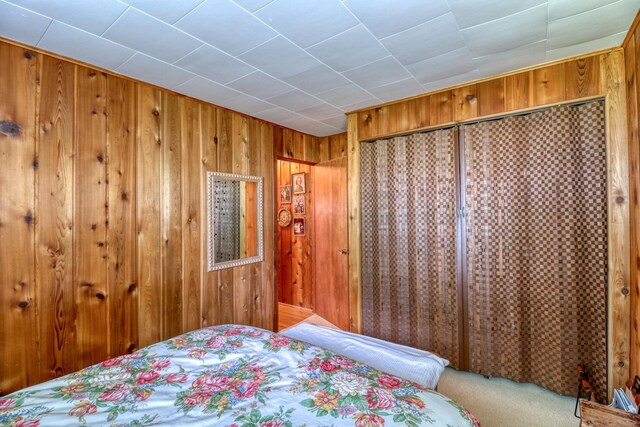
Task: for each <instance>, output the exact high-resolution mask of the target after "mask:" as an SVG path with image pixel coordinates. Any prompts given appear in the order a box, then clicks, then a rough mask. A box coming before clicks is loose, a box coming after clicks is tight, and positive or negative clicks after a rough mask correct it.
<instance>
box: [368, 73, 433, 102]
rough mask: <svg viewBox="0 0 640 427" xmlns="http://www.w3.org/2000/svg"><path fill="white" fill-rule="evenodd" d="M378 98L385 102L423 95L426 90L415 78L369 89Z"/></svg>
mask: <svg viewBox="0 0 640 427" xmlns="http://www.w3.org/2000/svg"><path fill="white" fill-rule="evenodd" d="M369 91H370V92H371V93H372V94H374V95H375V96H376V97H377V98H379V99H381V100H383V101H384V102H388V101H395V100H396V99H402V98H407V97H409V96H414V95H417V94H419V93H422V92H423V91H424V89H423V88H422V86H421V85H420V83H418V82H417V81H416V79H414V78H413V77H411V78H408V79H406V80H400V81H399V82H395V83H391V84H388V85H384V86H380V87H376V88H372V89H369Z"/></svg>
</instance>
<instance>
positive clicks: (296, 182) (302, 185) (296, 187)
mask: <svg viewBox="0 0 640 427" xmlns="http://www.w3.org/2000/svg"><path fill="white" fill-rule="evenodd" d="M305 181H306V180H305V177H304V172H301V173H294V174H291V182H293V194H303V193H306V192H307V184H306V182H305Z"/></svg>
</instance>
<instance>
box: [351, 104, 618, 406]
mask: <svg viewBox="0 0 640 427" xmlns="http://www.w3.org/2000/svg"><path fill="white" fill-rule="evenodd" d="M605 125H606V123H605V109H604V101H603V100H602V99H597V100H590V101H588V102H582V103H578V104H576V103H573V104H565V105H561V106H556V107H551V108H547V109H544V110H540V111H535V112H528V113H527V114H524V115H522V114H519V115H510V116H506V117H501V118H491V119H490V120H483V121H478V120H475V121H473V122H470V123H467V124H461V125H459V126H456V127H453V128H451V127H450V128H440V129H434V130H429V131H426V132H421V133H414V134H410V135H403V136H397V137H392V138H386V139H378V140H376V141H371V142H369V141H367V142H364V141H362V142H361V143H360V187H361V199H360V206H361V239H362V331H363V333H364V334H366V335H371V336H374V337H378V338H382V339H386V340H391V341H396V342H399V343H402V344H407V345H411V346H414V347H419V348H424V349H426V350H429V351H433V352H435V353H437V354H439V355H440V356H442V357H445V358H447V359H449V361H450V362H451V365H452V366H454V367H456V368H459V369H464V370H470V371H473V372H477V373H481V374H484V375H488V376H500V377H506V378H511V379H514V380H516V381H523V382H534V383H537V384H539V385H541V386H543V387H546V388H548V389H551V390H553V391H556V392H558V393H560V394H566V395H570V394H572V393H574V392H575V391H574V390H573V388H574V383H575V366H576V365H577V364H579V363H580V364H586V365H588V366H589V367H590V371H591V373H592V374H593V375H592V381H591V383H592V385H593V386H594V387H595V388H596V389H597V394H598V396H600V398H602V397H603V396H606V390H607V381H608V372H607V370H608V366H607V361H606V355H607V353H608V350H609V349H608V337H607V329H608V326H607V325H608V319H607V310H608V305H607V298H608V286H609V281H610V279H609V273H610V272H609V258H610V256H611V255H610V253H609V230H608V228H609V221H608V209H609V204H608V203H609V202H608V200H609V198H608V197H609V193H608V191H609V190H608V188H609V185H610V183H609V182H608V179H607V141H606V133H605V129H606V126H605Z"/></svg>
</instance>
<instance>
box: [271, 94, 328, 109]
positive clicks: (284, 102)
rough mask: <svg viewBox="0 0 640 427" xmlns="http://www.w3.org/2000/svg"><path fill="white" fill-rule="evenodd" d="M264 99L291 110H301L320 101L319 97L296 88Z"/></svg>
mask: <svg viewBox="0 0 640 427" xmlns="http://www.w3.org/2000/svg"><path fill="white" fill-rule="evenodd" d="M266 101H267V102H270V103H272V104H275V105H278V106H280V107H283V108H286V109H287V110H292V111H298V110H302V109H304V108H309V107H313V106H314V105H318V104H321V103H322V101H320V100H319V99H317V98H314V97H313V96H311V95H309V94H306V93H304V92H302V91H299V90H298V89H294V90H292V91H290V92H286V93H283V94H281V95H276V96H274V97H272V98H269V99H267V100H266Z"/></svg>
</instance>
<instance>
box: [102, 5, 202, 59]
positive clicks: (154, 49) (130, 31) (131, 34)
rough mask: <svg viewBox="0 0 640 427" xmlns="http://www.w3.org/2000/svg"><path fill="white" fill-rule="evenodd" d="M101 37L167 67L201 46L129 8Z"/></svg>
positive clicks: (160, 22)
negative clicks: (155, 59) (162, 62)
mask: <svg viewBox="0 0 640 427" xmlns="http://www.w3.org/2000/svg"><path fill="white" fill-rule="evenodd" d="M103 37H105V38H107V39H109V40H113V41H114V42H116V43H120V44H122V45H124V46H128V47H130V48H132V49H135V50H138V51H140V52H143V53H146V54H147V55H149V56H152V57H154V58H157V59H160V60H162V61H166V62H171V63H172V62H174V61H177V60H178V59H180V58H182V57H183V56H185V55H186V54H188V53H189V52H192V51H193V50H194V49H196V48H198V47H199V46H202V43H201V42H199V41H198V40H196V39H194V38H193V37H191V36H189V35H187V34H185V33H183V32H181V31H179V30H176V29H175V28H173V27H172V26H170V25H168V24H167V23H165V22H162V21H160V20H158V19H156V18H153V17H152V16H149V15H147V14H145V13H142V12H140V11H139V10H137V9H133V8H129V9H128V10H127V11H126V12H125V13H124V14H123V15H122V16H121V17H120V18H119V19H118V20H117V21H116V22H115V23H114V24H113V25H112V26H111V28H109V29H108V30H107V31H106V32H105V33H104V35H103Z"/></svg>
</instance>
